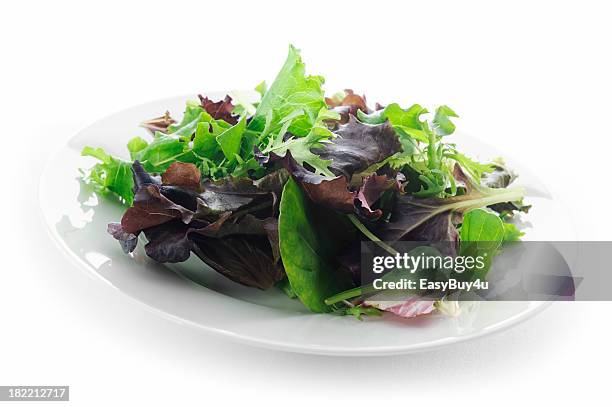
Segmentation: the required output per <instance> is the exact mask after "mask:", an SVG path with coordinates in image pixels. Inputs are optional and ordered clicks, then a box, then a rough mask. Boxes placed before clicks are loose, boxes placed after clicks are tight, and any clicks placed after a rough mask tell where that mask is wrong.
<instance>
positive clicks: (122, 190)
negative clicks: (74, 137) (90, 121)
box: [81, 147, 134, 205]
mask: <svg viewBox="0 0 612 407" xmlns="http://www.w3.org/2000/svg"><path fill="white" fill-rule="evenodd" d="M81 155H83V156H89V157H94V158H97V159H98V160H100V161H101V163H98V164H96V165H94V166H93V168H91V170H90V172H89V175H88V176H87V177H85V181H86V182H88V183H89V184H91V185H93V186H94V187H95V189H96V190H97V191H98V192H102V193H106V192H113V193H115V194H117V195H118V196H119V197H120V198H121V199H122V200H123V201H124V202H125V203H126V204H127V205H132V203H133V202H134V192H133V188H134V180H133V178H132V166H131V164H130V163H128V162H125V161H123V160H120V159H118V158H115V157H112V156H111V155H109V154H107V153H106V152H105V151H104V150H103V149H101V148H95V149H94V148H92V147H85V148H83V151H81Z"/></svg>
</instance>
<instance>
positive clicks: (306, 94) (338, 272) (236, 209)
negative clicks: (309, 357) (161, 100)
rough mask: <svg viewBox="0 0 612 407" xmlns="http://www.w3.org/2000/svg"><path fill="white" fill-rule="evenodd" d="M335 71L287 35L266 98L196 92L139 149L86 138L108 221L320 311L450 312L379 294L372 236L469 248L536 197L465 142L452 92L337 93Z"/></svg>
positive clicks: (158, 247) (132, 242) (121, 236)
mask: <svg viewBox="0 0 612 407" xmlns="http://www.w3.org/2000/svg"><path fill="white" fill-rule="evenodd" d="M323 83H324V79H323V77H321V76H313V75H307V74H306V73H305V65H304V63H303V62H302V59H301V56H300V52H299V50H297V49H296V48H294V47H293V46H290V48H289V54H288V56H287V60H286V61H285V63H284V65H283V66H282V68H281V70H280V71H279V73H278V74H277V76H276V79H274V81H273V82H272V83H271V85H270V86H267V85H266V83H265V82H262V83H260V84H259V85H257V87H256V88H255V90H256V91H257V92H258V93H259V94H260V96H261V97H260V99H259V101H258V102H256V103H250V102H248V101H246V98H244V97H241V96H240V95H239V94H238V95H236V94H234V95H233V96H234V98H232V97H230V96H226V97H225V98H224V99H223V100H219V101H214V100H210V99H209V98H207V97H205V96H199V100H198V101H188V102H187V104H186V107H185V111H184V113H183V116H182V118H181V119H180V120H177V119H175V118H174V117H173V116H171V115H170V113H169V112H166V113H165V114H163V115H161V116H160V117H157V118H154V119H150V120H146V121H144V122H143V123H142V124H141V125H142V127H144V128H145V129H147V130H148V131H149V132H150V134H151V137H150V138H148V139H144V138H142V137H138V136H137V137H134V138H132V139H131V140H129V142H128V143H127V150H128V152H129V156H130V159H129V160H124V159H121V158H118V157H114V156H111V155H109V154H107V153H106V152H105V151H104V150H103V149H101V148H94V147H85V148H84V149H83V151H82V154H83V155H85V156H91V157H94V158H96V159H97V160H98V161H99V162H98V163H97V164H95V165H94V166H93V167H92V168H91V169H89V170H87V171H86V172H84V175H83V177H84V180H85V182H87V183H88V184H90V185H92V186H93V187H94V188H95V190H96V191H97V192H99V193H105V194H108V195H109V196H110V195H112V196H114V197H115V198H116V199H119V200H120V201H121V203H122V204H124V205H125V206H126V210H125V213H124V215H123V217H122V218H121V219H120V221H119V222H117V223H111V224H109V225H108V233H110V234H111V235H112V236H113V237H114V238H115V239H117V240H118V242H119V243H120V245H121V247H122V248H123V250H124V251H125V252H126V253H131V252H133V251H134V250H135V249H136V246H137V244H138V241H139V239H141V240H145V242H146V244H144V251H145V252H146V254H147V256H149V257H150V258H151V259H153V260H155V261H157V262H160V263H178V262H184V261H186V260H187V259H188V258H189V257H190V256H192V255H195V256H197V257H198V258H200V259H201V260H202V261H203V262H204V263H206V264H207V265H208V266H210V268H212V269H214V270H215V271H216V272H218V273H221V274H222V275H224V276H225V277H227V278H229V279H231V280H233V281H235V282H236V283H239V284H242V285H245V286H249V287H253V288H255V289H261V290H279V289H280V290H282V291H283V292H285V293H286V294H287V295H288V296H290V297H292V298H296V300H299V301H301V302H302V303H303V304H304V305H305V306H306V307H307V308H308V309H309V310H311V311H313V312H319V313H321V312H341V313H345V314H351V315H355V316H357V317H359V318H360V319H361V317H362V315H379V314H381V313H382V312H391V313H394V314H397V315H400V316H403V317H413V316H416V315H421V314H427V313H430V312H433V311H435V310H436V309H437V310H442V311H448V310H449V309H450V308H452V306H451V304H450V303H449V300H448V299H439V300H435V301H434V300H427V299H424V298H419V297H418V296H417V297H410V298H406V299H404V300H402V301H395V302H391V301H375V300H372V298H370V297H369V296H368V295H367V293H366V292H367V290H363V289H362V283H361V267H360V242H362V241H372V242H376V244H379V245H381V246H382V247H385V246H386V247H388V246H387V243H388V242H399V241H446V242H453V244H454V246H453V250H454V252H455V254H456V253H460V252H461V250H462V247H463V245H462V242H467V241H478V240H487V241H497V242H500V243H502V242H505V241H515V240H518V239H519V238H520V236H521V234H522V233H521V232H520V230H519V229H518V228H517V227H516V226H515V225H514V224H513V223H512V222H511V221H512V218H513V216H515V214H516V213H518V212H521V211H522V212H526V211H527V210H528V208H529V207H528V206H526V205H524V204H523V202H522V200H523V194H524V191H523V189H522V188H521V187H514V186H511V185H510V184H511V183H512V182H513V181H514V179H515V174H513V173H512V172H511V171H509V170H508V169H507V168H506V166H505V164H504V162H503V161H502V160H501V159H497V160H495V161H493V162H487V163H482V162H478V161H476V160H474V159H472V158H470V157H469V156H468V155H466V154H464V153H463V152H462V151H459V150H458V149H457V147H456V145H455V144H453V143H452V137H451V135H452V134H453V133H454V131H455V124H454V120H455V119H456V118H457V117H458V116H457V114H456V113H455V112H454V111H453V110H452V109H451V108H449V107H448V106H444V105H442V106H439V107H437V108H436V109H435V110H433V111H432V112H429V111H428V110H427V109H426V108H424V107H422V106H421V105H418V104H413V105H411V106H409V107H407V108H406V107H403V106H401V105H400V104H398V103H390V104H387V105H385V106H383V105H380V104H376V105H375V106H374V107H371V106H369V105H368V104H367V103H366V98H365V97H364V96H361V95H359V94H357V93H354V92H353V91H352V90H345V91H344V92H339V93H336V94H334V95H332V96H329V97H326V96H325V93H324V91H323ZM236 96H237V97H236ZM143 237H144V239H142V238H143ZM389 250H392V249H391V248H390V249H389ZM203 269H204V267H203Z"/></svg>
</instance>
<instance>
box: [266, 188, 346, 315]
mask: <svg viewBox="0 0 612 407" xmlns="http://www.w3.org/2000/svg"><path fill="white" fill-rule="evenodd" d="M278 229H279V230H278V232H279V240H280V252H281V258H282V260H283V265H284V267H285V272H286V273H287V277H288V278H289V282H290V283H291V287H292V289H293V291H294V292H295V294H296V295H297V296H298V298H299V299H300V300H301V301H302V303H304V305H306V306H307V307H308V308H309V309H310V310H311V311H314V312H329V311H331V310H332V309H331V307H330V306H328V305H326V304H325V299H326V298H328V297H330V296H331V295H333V294H335V293H337V292H340V291H343V290H345V289H346V288H348V287H350V285H351V283H350V278H349V277H348V276H346V275H343V274H340V271H339V270H337V269H336V268H335V266H334V263H333V260H334V258H335V256H336V254H337V253H338V252H339V250H340V249H341V248H342V242H343V241H346V239H347V237H348V236H349V235H350V234H351V233H350V232H349V233H347V232H346V230H347V228H346V227H345V225H344V224H343V223H342V221H341V220H340V218H338V215H336V214H335V213H334V212H333V211H330V210H321V208H317V207H316V206H315V205H313V204H312V203H311V202H309V201H308V199H307V198H306V197H305V196H304V194H303V193H302V191H301V189H300V187H299V185H298V184H297V183H296V182H295V181H294V180H292V179H290V180H289V181H288V182H287V183H286V184H285V188H284V189H283V194H282V198H281V203H280V217H279V222H278Z"/></svg>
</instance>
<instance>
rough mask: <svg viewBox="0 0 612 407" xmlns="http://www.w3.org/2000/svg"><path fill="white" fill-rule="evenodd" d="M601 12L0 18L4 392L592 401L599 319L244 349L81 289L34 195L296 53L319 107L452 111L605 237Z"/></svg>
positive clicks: (215, 7) (582, 231) (170, 4)
mask: <svg viewBox="0 0 612 407" xmlns="http://www.w3.org/2000/svg"><path fill="white" fill-rule="evenodd" d="M611 11H612V10H610V8H608V7H607V6H606V2H603V1H602V2H593V1H580V2H564V1H554V2H545V1H514V2H508V3H506V4H503V5H502V3H501V2H491V1H488V2H487V1H482V2H472V1H456V2H441V1H420V2H408V1H382V0H377V1H371V2H359V1H355V0H353V1H350V2H348V1H338V0H329V1H324V2H319V1H314V0H309V1H284V2H280V1H278V2H264V1H247V2H243V1H238V0H234V1H225V2H221V1H217V2H210V3H209V2H205V1H202V0H200V1H194V2H182V1H164V2H158V1H149V2H146V3H143V4H136V3H131V2H128V1H125V0H124V1H105V2H99V3H88V2H84V1H74V2H67V1H61V0H56V1H52V2H29V1H19V2H11V3H8V2H5V3H4V4H3V6H2V11H1V14H2V22H1V24H0V43H1V44H2V46H1V57H0V60H1V62H0V85H1V87H0V112H1V113H2V127H1V129H2V136H1V139H0V140H1V141H0V142H1V144H0V145H1V146H2V147H1V148H0V151H2V154H1V155H0V157H1V161H0V163H1V164H2V167H1V168H2V169H1V173H0V174H1V175H0V179H1V180H2V187H1V188H0V191H1V192H0V194H1V196H0V205H1V209H2V211H1V212H0V213H1V214H2V217H1V219H2V222H1V229H0V236H1V239H2V244H1V246H0V247H1V248H2V251H1V253H2V266H0V270H1V271H0V278H1V280H0V384H1V385H11V384H15V385H17V384H18V385H27V384H57V385H63V384H68V385H70V386H71V400H72V401H71V402H70V404H74V405H83V406H94V405H115V404H117V403H122V404H126V405H158V404H159V405H168V404H170V403H172V405H195V404H199V405H211V406H213V405H223V404H226V403H228V402H229V401H235V402H241V403H249V404H260V403H261V404H266V405H275V404H278V405H281V404H282V405H302V404H303V405H307V404H308V405H313V402H319V405H339V403H342V404H344V405H346V404H348V403H349V402H353V401H357V402H358V401H362V402H364V403H367V402H369V403H375V404H376V405H386V404H387V403H389V405H393V404H391V403H402V405H416V403H419V404H423V403H436V402H449V403H452V404H454V405H479V404H482V405H484V404H487V405H498V406H505V405H512V406H515V405H517V404H518V405H522V404H528V405H531V404H535V403H540V404H542V403H545V404H547V405H549V404H552V403H553V402H554V403H555V404H557V405H571V404H577V403H585V402H586V401H587V400H588V399H591V398H593V400H597V399H599V400H601V398H603V397H604V394H607V395H609V391H606V390H605V389H606V388H609V387H608V386H609V384H608V379H607V378H608V376H609V369H608V366H610V364H611V363H612V353H611V352H610V342H611V341H612V328H611V324H610V312H611V311H612V304H609V303H573V304H572V303H568V304H556V305H554V306H553V307H551V308H550V309H548V310H546V311H545V312H543V313H541V314H539V315H538V316H536V317H535V318H533V319H532V320H530V321H528V322H526V323H524V324H522V325H520V326H518V327H516V328H514V329H512V330H510V331H506V332H503V333H501V334H498V335H496V336H492V337H488V338H484V339H480V340H477V341H474V342H471V343H465V344H461V345H458V346H453V347H450V348H446V349H442V350H437V351H433V352H429V353H422V354H415V355H408V356H402V357H385V358H361V359H359V358H356V359H350V358H333V357H316V356H305V355H295V354H287V353H279V352H273V351H267V350H261V349H256V348H251V347H248V346H243V345H235V344H232V343H226V342H225V341H222V340H220V339H217V338H214V337H210V336H207V335H205V334H203V333H201V332H198V331H195V330H193V329H192V328H189V327H183V326H180V325H177V324H175V323H173V322H170V321H165V320H163V319H160V318H159V317H157V316H155V315H153V314H150V313H149V312H148V311H146V310H145V309H143V308H141V307H139V306H138V305H136V304H135V303H133V302H132V301H130V300H128V299H126V298H124V297H122V296H120V295H119V294H118V293H116V292H115V291H113V290H112V289H110V288H108V287H106V286H104V285H102V284H97V283H96V282H95V281H93V280H92V279H89V278H88V277H85V276H84V275H82V274H81V273H80V272H79V271H78V270H77V269H76V268H75V267H74V266H73V265H72V264H71V263H69V262H68V261H67V260H66V259H65V258H64V257H63V255H62V254H61V253H59V252H58V251H57V250H56V249H55V247H54V246H53V244H52V243H51V241H50V239H49V237H48V236H47V235H46V233H45V232H44V230H43V228H42V225H41V221H40V216H39V212H38V201H37V182H38V179H39V176H40V173H41V171H42V168H43V165H44V163H45V160H46V159H47V157H48V156H49V155H50V154H51V153H52V152H53V151H54V150H56V149H58V148H59V147H60V146H61V145H63V143H65V142H66V141H67V140H68V139H69V138H70V137H71V136H72V135H73V134H74V133H75V132H77V131H78V130H79V129H81V128H82V127H84V126H85V125H87V124H89V123H91V122H93V121H95V120H96V119H98V118H100V117H102V116H105V115H107V114H109V113H112V112H114V111H118V110H121V109H123V108H126V107H129V106H132V105H134V104H139V103H142V102H146V101H149V100H153V99H158V98H162V97H167V96H173V95H177V94H185V93H194V94H195V93H196V92H201V91H210V90H224V89H234V88H237V89H245V88H251V87H252V86H254V85H255V84H256V83H258V82H259V81H260V80H262V79H268V80H271V79H272V78H273V76H274V74H275V73H276V70H277V69H278V68H279V67H280V65H281V64H282V62H283V60H284V57H285V53H286V50H287V45H288V43H293V44H295V45H296V46H298V47H299V48H301V49H302V50H303V56H304V59H305V61H306V62H307V65H308V68H309V70H310V72H312V73H321V74H323V75H325V77H326V79H327V83H326V88H327V89H328V91H335V90H338V89H342V88H345V87H352V88H354V89H355V90H356V91H358V92H363V91H365V93H366V94H367V95H368V97H369V99H370V101H372V102H373V101H375V100H381V101H382V102H386V101H388V100H394V101H399V102H400V103H402V104H404V105H407V104H410V103H413V102H418V103H421V104H426V105H432V104H441V103H446V104H448V105H450V106H451V107H453V109H455V110H456V111H457V112H458V113H459V114H460V115H461V117H462V118H461V120H460V121H459V126H460V129H461V130H463V131H464V132H466V133H469V134H472V135H474V136H476V137H479V138H481V139H484V140H486V141H487V142H488V143H490V144H494V145H495V146H497V147H498V148H499V149H501V150H504V151H507V153H508V155H511V156H515V157H519V158H520V159H521V160H522V162H523V163H526V164H527V165H528V166H529V167H530V168H531V169H533V170H534V171H535V172H536V173H537V174H538V175H539V177H540V178H541V179H542V180H543V181H544V183H545V184H546V185H547V186H548V187H549V189H550V190H551V191H552V192H553V193H554V194H555V196H556V197H557V199H558V200H559V201H560V202H561V203H562V204H563V205H564V206H565V207H566V208H567V209H568V211H569V212H570V213H571V214H572V216H573V222H574V226H575V228H576V231H577V233H578V236H579V237H580V238H581V239H583V240H610V230H611V226H612V222H611V220H610V215H609V211H610V192H609V190H610V187H611V186H610V184H611V183H610V161H611V158H610V147H611V145H612V144H611V143H610V138H611V136H612V134H610V133H611V131H610V127H611V124H610V110H611V108H612V104H611V95H612V80H611V79H610V75H612V62H611V59H610V38H612V26H611V24H610V17H611ZM558 222H561V223H562V224H568V227H570V226H569V225H570V223H571V222H572V220H571V219H558ZM208 312H214V310H208ZM601 402H603V400H601ZM145 403H146V404H145ZM519 403H520V404H519ZM395 405H397V404H395Z"/></svg>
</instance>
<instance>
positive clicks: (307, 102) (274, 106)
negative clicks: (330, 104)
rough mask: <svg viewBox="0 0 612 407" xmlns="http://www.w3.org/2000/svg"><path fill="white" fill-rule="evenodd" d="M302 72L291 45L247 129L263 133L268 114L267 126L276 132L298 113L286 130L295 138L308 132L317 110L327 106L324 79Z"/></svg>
mask: <svg viewBox="0 0 612 407" xmlns="http://www.w3.org/2000/svg"><path fill="white" fill-rule="evenodd" d="M305 72H306V68H305V65H304V63H303V62H302V58H301V57H300V52H299V50H298V49H296V48H295V47H293V46H290V47H289V55H288V56H287V60H286V61H285V64H284V65H283V67H282V68H281V70H280V72H279V73H278V75H277V76H276V79H275V80H274V82H273V83H272V85H271V86H270V88H269V89H268V90H267V91H266V92H265V93H264V95H263V97H262V99H261V102H260V103H259V105H258V106H257V110H256V112H255V115H254V116H253V119H252V120H251V122H250V123H249V129H250V130H254V131H259V132H262V131H264V128H265V127H266V120H267V118H268V117H269V115H271V116H272V120H271V123H268V126H269V127H270V130H271V131H275V130H278V129H280V128H281V127H282V125H283V123H282V120H283V119H286V118H287V117H288V116H290V115H292V114H294V112H296V111H298V112H299V116H298V117H295V118H294V119H293V121H292V123H291V126H290V127H289V129H288V131H289V132H291V133H292V134H294V135H296V136H306V135H308V133H310V130H311V128H312V127H313V126H314V124H315V120H316V118H317V116H318V113H319V111H321V109H322V108H325V107H326V104H325V95H324V92H323V89H322V88H321V86H322V85H323V82H324V79H323V77H321V76H312V75H306V74H305Z"/></svg>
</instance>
